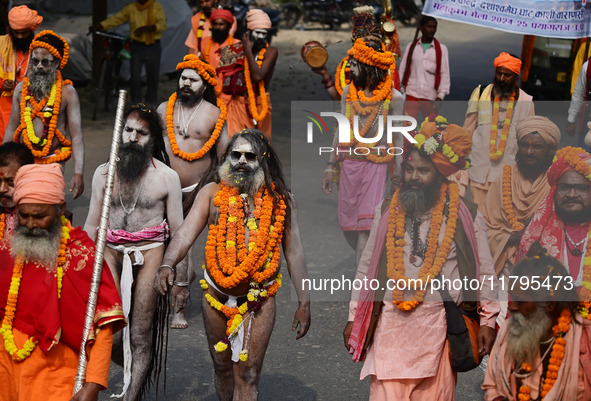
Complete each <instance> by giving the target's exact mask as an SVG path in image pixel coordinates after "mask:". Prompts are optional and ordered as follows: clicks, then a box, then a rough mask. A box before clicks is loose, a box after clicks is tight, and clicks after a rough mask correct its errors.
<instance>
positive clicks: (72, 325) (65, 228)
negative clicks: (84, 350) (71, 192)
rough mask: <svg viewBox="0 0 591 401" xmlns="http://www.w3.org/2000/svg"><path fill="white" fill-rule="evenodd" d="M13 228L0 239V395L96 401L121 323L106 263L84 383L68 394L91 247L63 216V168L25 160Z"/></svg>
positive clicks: (82, 317)
mask: <svg viewBox="0 0 591 401" xmlns="http://www.w3.org/2000/svg"><path fill="white" fill-rule="evenodd" d="M14 185H15V188H14V202H15V204H16V205H17V207H18V229H17V231H16V232H15V234H14V236H12V237H11V238H4V239H2V240H1V241H0V260H1V262H0V315H1V317H2V319H3V320H2V329H1V330H0V332H1V333H2V335H3V337H4V338H3V341H0V367H1V372H2V374H1V377H2V386H0V399H2V400H56V401H57V400H69V399H73V400H96V399H97V397H98V392H99V391H100V390H103V389H105V388H106V387H107V380H108V377H109V364H110V359H111V358H110V357H111V344H112V339H113V333H115V332H117V331H118V330H120V329H121V328H122V327H123V326H124V325H125V319H124V317H123V311H122V310H121V298H120V297H119V294H118V293H117V289H116V287H115V283H114V282H113V277H112V276H111V273H110V271H109V269H108V268H107V266H106V264H103V270H102V275H101V278H100V287H99V289H98V299H97V304H96V305H97V306H96V311H95V315H94V319H93V322H94V323H93V326H92V327H91V329H90V334H89V338H87V341H88V342H87V345H90V346H91V348H90V353H89V354H88V356H89V359H88V364H87V369H86V383H85V384H84V386H83V387H82V389H81V390H80V391H79V392H78V393H77V394H76V395H75V396H74V398H72V393H73V390H74V378H75V376H76V371H77V368H78V357H79V351H80V344H81V343H82V333H83V328H84V321H85V317H86V304H87V302H88V295H89V293H90V287H91V281H92V275H93V265H94V257H95V252H96V250H95V245H94V242H92V241H91V240H90V238H89V237H88V235H86V233H85V232H84V231H82V230H81V229H80V227H76V228H73V227H72V226H71V225H70V222H69V221H68V220H66V219H65V217H64V216H63V213H64V210H65V208H66V203H65V202H64V186H65V185H64V179H63V173H62V168H61V166H59V165H57V164H48V165H35V164H32V165H26V166H23V167H21V168H20V169H19V171H18V173H17V174H16V178H15V184H14Z"/></svg>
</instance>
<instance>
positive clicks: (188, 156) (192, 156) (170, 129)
mask: <svg viewBox="0 0 591 401" xmlns="http://www.w3.org/2000/svg"><path fill="white" fill-rule="evenodd" d="M176 100H177V93H176V92H174V93H173V94H172V95H170V97H169V98H168V103H167V105H166V133H167V134H168V140H169V141H170V148H171V149H172V153H174V154H175V156H178V157H180V158H181V159H184V160H187V161H190V162H192V161H194V160H198V159H201V158H202V157H203V156H204V155H205V154H207V152H209V150H210V149H211V148H212V147H213V145H215V143H216V141H217V140H218V138H219V137H220V133H221V132H222V128H223V127H224V123H225V122H226V117H227V115H228V109H227V108H226V105H225V103H224V102H223V101H222V100H221V99H220V98H217V100H216V102H217V106H218V108H219V109H220V115H219V117H218V121H217V123H216V125H215V128H214V130H213V132H212V133H211V136H210V137H209V139H208V140H207V142H205V143H204V144H203V147H202V148H201V149H199V150H198V151H197V152H193V153H187V152H183V151H182V150H180V149H179V145H178V143H177V141H176V134H175V133H174V105H175V103H176ZM179 107H182V106H181V105H179Z"/></svg>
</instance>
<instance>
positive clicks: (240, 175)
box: [218, 160, 265, 195]
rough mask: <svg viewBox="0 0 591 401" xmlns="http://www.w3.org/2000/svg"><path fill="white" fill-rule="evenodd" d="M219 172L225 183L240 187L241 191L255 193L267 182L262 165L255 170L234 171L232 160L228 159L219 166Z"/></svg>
mask: <svg viewBox="0 0 591 401" xmlns="http://www.w3.org/2000/svg"><path fill="white" fill-rule="evenodd" d="M218 174H219V176H220V179H221V180H222V181H223V182H224V183H225V184H227V185H230V186H231V187H235V188H238V191H239V192H240V193H247V194H249V195H254V194H255V193H256V192H257V191H258V190H259V188H260V187H261V186H263V185H264V184H265V173H264V172H263V169H262V168H260V167H259V168H258V169H256V170H255V171H248V172H239V171H232V166H231V165H230V162H229V161H227V160H226V161H225V162H224V164H222V165H220V166H219V167H218Z"/></svg>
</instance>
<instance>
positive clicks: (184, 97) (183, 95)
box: [176, 88, 199, 106]
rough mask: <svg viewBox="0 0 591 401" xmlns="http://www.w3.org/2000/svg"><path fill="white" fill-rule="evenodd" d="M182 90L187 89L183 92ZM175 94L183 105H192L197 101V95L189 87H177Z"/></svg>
mask: <svg viewBox="0 0 591 401" xmlns="http://www.w3.org/2000/svg"><path fill="white" fill-rule="evenodd" d="M184 90H187V91H189V93H187V92H183V91H184ZM176 94H177V97H178V99H179V100H180V102H181V103H182V104H183V105H185V106H194V105H195V104H196V103H197V102H198V101H199V97H198V96H197V94H196V93H195V92H193V90H192V89H191V88H178V89H177V90H176Z"/></svg>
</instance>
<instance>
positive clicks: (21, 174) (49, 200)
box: [13, 163, 66, 205]
mask: <svg viewBox="0 0 591 401" xmlns="http://www.w3.org/2000/svg"><path fill="white" fill-rule="evenodd" d="M65 186H66V185H65V183H64V176H63V173H62V166H61V165H60V164H58V163H52V164H28V165H26V166H22V167H21V168H19V170H18V172H17V173H16V177H15V178H14V196H13V198H14V203H15V204H17V205H18V204H21V203H41V204H49V205H59V204H61V203H62V202H64V199H65V195H64V190H65Z"/></svg>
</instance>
